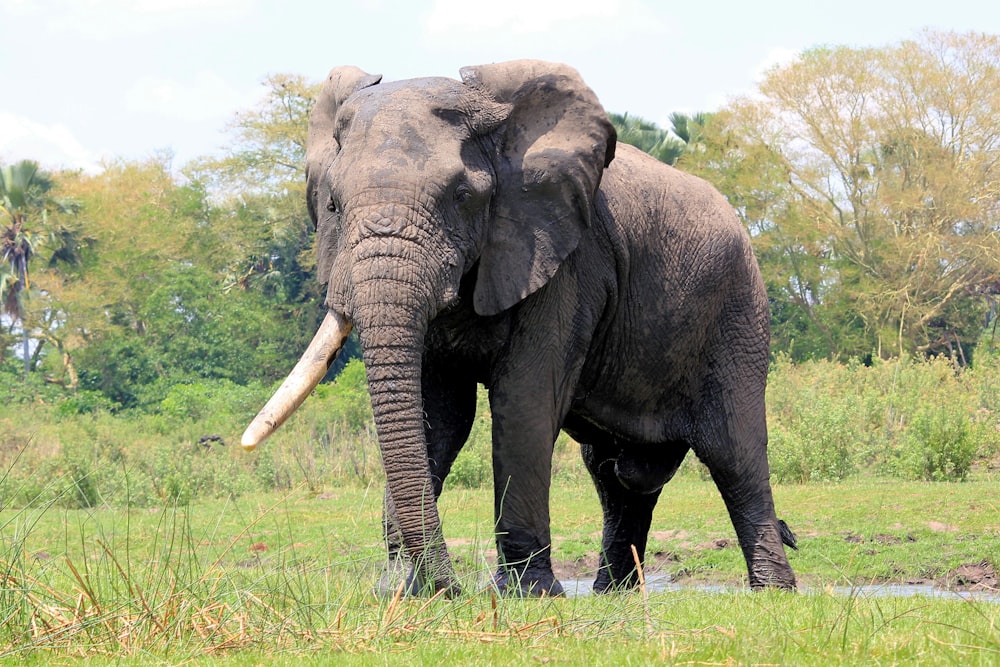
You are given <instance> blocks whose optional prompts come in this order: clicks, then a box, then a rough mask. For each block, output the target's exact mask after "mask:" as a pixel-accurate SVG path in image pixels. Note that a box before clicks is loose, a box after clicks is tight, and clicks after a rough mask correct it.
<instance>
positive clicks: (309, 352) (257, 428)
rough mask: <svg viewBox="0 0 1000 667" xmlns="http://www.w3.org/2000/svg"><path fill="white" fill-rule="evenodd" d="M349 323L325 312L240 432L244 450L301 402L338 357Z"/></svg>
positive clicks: (260, 439) (276, 427)
mask: <svg viewBox="0 0 1000 667" xmlns="http://www.w3.org/2000/svg"><path fill="white" fill-rule="evenodd" d="M351 326H352V325H351V322H350V321H348V320H347V319H345V318H344V317H343V316H341V315H339V314H337V313H336V312H334V311H332V310H331V311H328V312H327V314H326V317H324V318H323V323H322V324H321V325H320V327H319V330H318V331H317V332H316V335H315V336H313V339H312V342H311V343H309V347H308V348H306V351H305V352H304V353H303V355H302V357H301V358H300V359H299V361H298V363H297V364H295V368H293V369H292V372H291V373H289V374H288V377H287V378H286V379H285V381H284V382H282V383H281V386H280V387H278V390H277V391H276V392H275V393H274V395H273V396H272V397H271V399H270V400H269V401H268V402H267V404H266V405H264V407H263V408H262V409H261V411H260V412H258V413H257V416H256V417H254V420H253V421H252V422H250V426H248V427H247V430H246V431H245V432H244V433H243V438H242V439H241V440H240V444H241V445H243V447H244V449H247V450H252V449H253V448H254V447H256V446H257V445H259V444H260V443H262V442H264V440H265V439H267V438H268V437H269V436H270V435H271V434H272V433H274V432H275V431H276V430H277V429H278V427H279V426H281V425H282V424H284V423H285V420H286V419H288V418H289V417H290V416H291V415H292V413H293V412H295V410H297V409H298V407H299V406H300V405H302V401H304V400H306V396H308V395H309V392H311V391H312V390H313V389H314V388H315V387H316V385H317V384H319V381H320V380H322V379H323V376H324V375H326V372H327V371H328V370H329V369H330V364H332V363H333V361H334V359H336V358H337V354H339V353H340V348H341V347H342V346H343V345H344V341H345V340H347V336H348V335H350V333H351Z"/></svg>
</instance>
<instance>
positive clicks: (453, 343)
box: [242, 60, 796, 596]
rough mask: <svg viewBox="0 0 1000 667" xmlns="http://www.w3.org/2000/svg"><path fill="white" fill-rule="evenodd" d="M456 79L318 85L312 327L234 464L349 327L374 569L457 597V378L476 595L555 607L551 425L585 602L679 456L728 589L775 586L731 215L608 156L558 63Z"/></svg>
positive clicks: (757, 333)
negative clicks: (743, 577)
mask: <svg viewBox="0 0 1000 667" xmlns="http://www.w3.org/2000/svg"><path fill="white" fill-rule="evenodd" d="M460 73H461V78H460V80H459V79H451V78H447V77H431V78H417V79H411V80H403V81H396V82H388V83H383V82H382V77H381V76H380V75H372V74H368V73H366V72H364V71H363V70H361V69H359V68H357V67H353V66H348V67H338V68H335V69H333V70H332V71H331V72H330V74H329V77H328V78H327V80H326V82H325V83H324V85H323V88H322V92H321V94H320V95H319V96H318V99H317V101H316V104H315V107H314V109H313V111H312V113H311V115H310V118H309V128H308V138H307V145H306V185H307V195H306V196H307V205H308V209H309V214H310V216H311V219H312V222H313V225H314V227H315V232H316V246H317V271H318V277H319V279H320V281H321V282H323V283H324V284H325V285H326V290H327V291H326V297H325V303H324V306H325V308H326V315H325V319H324V321H323V323H322V324H321V325H320V327H319V330H318V332H317V333H316V336H315V338H314V339H313V342H312V343H311V344H310V345H309V348H308V349H307V350H306V352H305V353H304V354H303V356H302V358H301V359H300V361H299V362H298V364H297V365H296V366H295V368H294V369H293V370H292V371H291V373H290V375H289V376H288V379H287V380H286V381H285V382H284V383H283V384H282V385H281V386H280V387H279V389H278V390H277V391H276V392H275V394H274V396H273V397H272V398H271V400H270V401H268V403H267V405H265V407H264V408H263V409H262V410H261V412H260V413H259V414H258V416H257V417H256V418H255V420H254V421H253V422H252V423H251V425H250V426H249V427H248V428H247V431H246V433H245V434H244V436H243V441H242V442H243V445H244V447H247V448H253V447H254V446H256V445H257V444H258V443H260V442H261V441H263V439H264V438H266V437H268V436H269V435H270V434H271V433H272V432H273V431H274V430H275V429H276V428H277V427H278V426H279V425H280V424H281V423H282V422H283V421H284V420H285V419H286V418H287V417H288V416H289V415H290V414H291V413H292V412H293V411H294V410H295V409H296V408H297V407H298V406H299V405H300V404H301V402H302V401H303V400H304V399H305V398H306V396H307V395H308V394H309V393H310V392H311V390H312V388H313V387H315V385H316V384H317V383H318V382H319V381H320V379H321V378H322V377H323V376H324V374H325V373H326V371H327V368H328V366H329V365H330V364H331V363H332V360H333V358H334V357H335V356H336V354H337V352H338V351H339V349H340V347H341V346H342V345H343V342H344V340H345V338H346V336H347V335H348V334H349V333H350V332H351V330H352V328H355V327H356V328H357V333H358V337H359V340H360V343H361V347H362V355H363V359H364V363H365V366H366V369H367V371H366V372H367V378H368V383H369V390H370V394H371V402H372V409H373V414H374V421H375V426H376V432H377V437H378V442H379V448H380V452H381V456H382V460H383V466H384V470H385V477H386V492H385V518H384V529H385V537H386V544H387V547H388V552H389V563H388V564H387V566H386V572H387V573H392V572H395V573H397V575H398V573H400V572H403V573H404V574H405V573H407V572H408V574H409V578H408V579H407V580H406V581H407V582H408V583H407V589H406V590H407V592H411V593H418V592H421V591H424V592H443V594H446V595H449V596H451V595H457V594H459V593H460V592H461V586H460V583H459V581H458V578H457V575H456V572H455V569H454V566H453V563H452V560H451V557H450V555H449V553H448V549H447V545H446V543H445V540H444V537H443V533H442V528H441V520H440V516H439V514H438V509H437V498H438V496H439V495H440V494H441V490H442V485H443V483H444V480H445V478H446V476H447V475H448V472H449V470H450V468H451V466H452V463H453V462H454V461H455V457H456V456H457V454H458V453H459V451H460V450H461V448H462V446H463V444H464V442H465V440H466V438H467V437H468V435H469V433H470V429H471V426H472V423H473V419H474V413H475V406H476V387H477V384H482V385H483V386H485V388H486V390H487V394H488V397H489V406H490V410H491V412H492V416H493V425H492V429H493V430H492V462H493V470H494V509H495V520H496V545H497V561H498V562H497V570H496V574H495V575H494V579H493V585H494V586H495V587H496V589H497V590H498V591H499V592H501V593H503V594H508V595H520V596H538V595H559V594H562V593H563V588H562V585H561V583H560V582H559V581H558V579H557V578H556V577H555V576H554V574H553V569H552V554H551V545H552V540H551V535H550V523H549V511H550V507H549V492H550V485H551V472H552V471H551V467H552V454H553V447H554V443H555V440H556V438H557V436H558V435H559V432H560V430H564V431H565V432H567V433H568V434H569V435H570V436H571V437H572V438H573V439H575V440H576V441H577V442H579V443H580V446H581V452H582V455H583V459H584V462H585V465H586V468H587V470H588V471H589V474H590V476H591V478H592V479H593V483H594V484H595V486H596V489H597V493H598V495H599V497H600V502H601V506H602V510H603V536H602V546H601V553H600V561H599V569H598V573H597V577H596V581H595V584H594V589H595V590H596V591H598V592H605V591H614V590H627V589H629V588H631V587H634V586H636V585H637V581H638V576H637V575H638V572H637V562H636V559H635V557H634V556H633V552H632V549H633V547H634V548H635V550H636V553H637V555H638V562H639V563H640V564H641V563H643V562H644V560H643V559H644V557H645V553H644V552H645V547H646V542H647V537H648V533H649V529H650V523H651V518H652V513H653V509H654V507H655V505H656V502H657V499H658V497H659V495H660V492H661V490H662V488H663V486H664V485H665V484H666V482H667V481H669V480H670V479H671V477H672V476H673V475H674V473H675V472H676V471H677V469H678V467H679V466H680V464H681V462H682V461H683V459H684V457H685V455H686V454H687V452H688V451H689V450H693V451H694V453H695V455H696V456H697V457H698V459H699V460H700V461H701V462H703V463H704V465H705V466H706V467H707V469H708V471H709V472H710V474H711V477H712V479H713V480H714V482H715V484H716V486H717V488H718V490H719V492H720V493H721V495H722V497H723V499H724V501H725V504H726V507H727V510H728V512H729V515H730V518H731V520H732V523H733V526H734V528H735V531H736V535H737V537H738V540H739V544H740V547H741V549H742V552H743V555H744V557H745V560H746V565H747V570H748V573H749V585H750V587H751V588H753V589H759V588H762V587H779V588H785V589H794V588H795V586H796V584H795V575H794V574H793V572H792V569H791V567H790V565H789V563H788V559H787V556H786V554H785V550H784V546H785V545H788V546H791V547H794V546H795V539H794V536H793V535H792V533H791V532H790V531H789V530H788V529H787V527H786V526H785V524H784V522H781V521H779V519H778V518H777V517H776V514H775V508H774V501H773V497H772V489H771V486H770V481H769V468H768V460H767V426H766V420H765V409H764V392H765V384H766V379H767V372H768V364H769V344H770V343H769V341H770V331H769V312H768V301H767V297H766V294H765V288H764V284H763V280H762V277H761V274H760V270H759V268H758V265H757V262H756V259H755V257H754V254H753V251H752V249H751V244H750V237H749V235H748V233H747V232H746V230H745V229H744V227H743V225H742V224H741V222H740V220H739V218H738V216H737V215H736V213H735V211H734V210H733V208H732V207H731V206H730V205H729V204H728V202H727V201H726V199H725V198H724V197H723V196H722V195H721V194H719V193H718V192H717V191H716V190H715V189H714V188H713V187H711V186H710V185H709V184H708V183H706V182H705V181H703V180H701V179H699V178H696V177H694V176H691V175H688V174H685V173H683V172H681V171H679V170H677V169H674V168H673V167H671V166H668V165H666V164H664V163H661V162H659V161H657V160H655V159H654V158H652V157H650V156H649V155H647V154H645V153H643V152H641V151H639V150H637V149H635V148H633V147H632V146H629V145H625V144H619V143H617V138H616V133H615V130H614V127H613V126H612V125H611V123H610V122H609V120H608V116H607V113H606V112H605V110H604V109H603V107H602V106H601V103H600V102H599V101H598V98H597V96H596V94H595V93H594V92H593V91H592V90H591V89H590V88H589V87H588V86H587V85H586V84H585V83H584V81H583V80H582V78H581V76H580V75H579V73H578V72H577V71H576V70H574V69H573V68H571V67H569V66H567V65H563V64H557V63H549V62H544V61H537V60H518V61H511V62H501V63H494V64H488V65H481V66H474V67H465V68H462V69H461V70H460ZM401 568H402V569H401ZM384 580H385V576H383V584H382V586H381V589H382V592H384V593H385V592H388V593H389V594H391V586H389V585H386V584H385V581H384ZM394 581H395V580H394ZM400 586H402V581H401V583H400Z"/></svg>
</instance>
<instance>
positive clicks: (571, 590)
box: [561, 574, 1000, 604]
mask: <svg viewBox="0 0 1000 667" xmlns="http://www.w3.org/2000/svg"><path fill="white" fill-rule="evenodd" d="M561 581H562V585H563V588H564V589H565V590H566V595H567V597H578V596H582V595H592V594H593V588H592V587H591V584H592V582H591V581H590V580H584V579H562V580H561ZM646 590H648V591H649V592H650V593H660V592H664V591H674V592H680V591H700V592H703V593H733V592H737V591H742V590H746V589H744V588H740V587H736V586H726V585H721V584H679V583H677V582H675V581H673V580H672V579H671V578H670V576H669V575H665V574H654V575H650V576H649V577H647V578H646ZM799 592H801V593H830V594H833V595H836V596H838V597H862V598H873V597H902V598H909V597H929V598H943V599H954V600H972V601H976V602H991V603H995V604H1000V592H997V591H951V590H947V589H943V588H938V587H936V586H934V585H933V584H873V585H865V586H831V587H829V588H810V587H807V586H802V587H800V588H799Z"/></svg>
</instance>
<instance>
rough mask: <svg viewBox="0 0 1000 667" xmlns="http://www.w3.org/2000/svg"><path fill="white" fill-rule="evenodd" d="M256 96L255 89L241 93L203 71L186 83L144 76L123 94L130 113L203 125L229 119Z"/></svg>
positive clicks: (215, 75) (250, 103) (215, 76)
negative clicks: (146, 114)
mask: <svg viewBox="0 0 1000 667" xmlns="http://www.w3.org/2000/svg"><path fill="white" fill-rule="evenodd" d="M257 96H258V93H257V91H256V90H253V91H245V92H244V91H240V90H238V89H236V88H235V87H233V86H231V85H230V84H229V83H227V82H226V81H225V80H224V79H223V78H222V77H220V76H219V75H218V74H216V73H214V72H211V71H208V70H202V71H200V72H198V73H197V74H195V76H194V78H193V79H191V80H188V81H174V80H170V79H160V78H155V77H151V76H144V77H142V78H141V79H139V80H138V81H137V82H136V83H135V85H133V86H132V88H131V89H130V90H129V91H128V93H126V95H125V106H126V108H127V109H128V110H129V111H133V112H139V113H152V114H155V115H158V116H166V117H170V118H177V119H180V120H184V121H189V122H203V121H210V120H218V119H222V118H228V117H229V116H231V115H232V114H233V112H234V111H235V110H237V109H240V108H244V107H247V106H250V105H252V103H253V101H254V100H255V99H256V97H257Z"/></svg>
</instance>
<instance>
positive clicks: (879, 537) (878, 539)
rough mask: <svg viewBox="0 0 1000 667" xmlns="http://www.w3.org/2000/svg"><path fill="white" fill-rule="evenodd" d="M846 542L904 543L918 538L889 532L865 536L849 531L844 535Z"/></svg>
mask: <svg viewBox="0 0 1000 667" xmlns="http://www.w3.org/2000/svg"><path fill="white" fill-rule="evenodd" d="M844 541H845V542H850V543H851V544H868V543H872V544H881V545H883V546H885V545H890V544H903V543H904V542H916V541H917V538H915V537H914V536H913V535H909V534H907V535H903V536H899V535H889V534H888V533H875V534H874V535H872V536H871V537H865V536H864V535H859V534H858V533H848V534H847V535H845V536H844Z"/></svg>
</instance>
